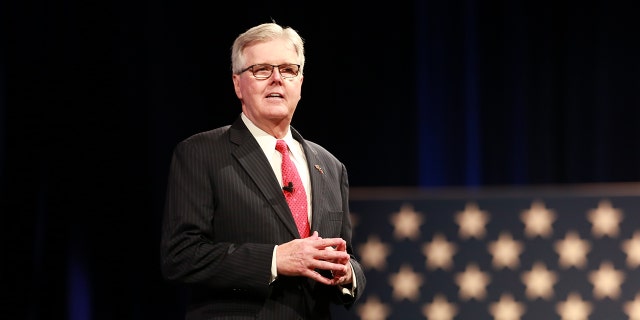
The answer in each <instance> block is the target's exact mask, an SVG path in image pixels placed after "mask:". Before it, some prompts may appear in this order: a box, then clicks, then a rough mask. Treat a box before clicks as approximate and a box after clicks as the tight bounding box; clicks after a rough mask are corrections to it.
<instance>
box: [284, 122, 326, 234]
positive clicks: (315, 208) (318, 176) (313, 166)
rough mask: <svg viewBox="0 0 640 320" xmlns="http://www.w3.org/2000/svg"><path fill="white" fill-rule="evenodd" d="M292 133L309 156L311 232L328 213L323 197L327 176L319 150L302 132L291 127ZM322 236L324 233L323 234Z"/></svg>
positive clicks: (307, 156) (316, 228) (306, 155)
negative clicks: (307, 140) (303, 136)
mask: <svg viewBox="0 0 640 320" xmlns="http://www.w3.org/2000/svg"><path fill="white" fill-rule="evenodd" d="M291 134H292V135H293V137H294V139H296V140H297V141H298V142H300V144H302V148H303V149H304V154H305V157H306V158H307V167H308V168H309V178H310V180H311V192H312V196H311V213H312V215H311V223H310V224H311V232H312V233H313V231H314V230H318V228H319V227H320V226H319V225H318V223H319V221H322V216H323V215H324V214H325V213H326V209H325V203H324V202H323V201H322V199H325V196H324V193H325V191H326V188H327V182H326V177H325V175H324V171H323V170H324V169H322V168H324V167H325V166H324V163H322V162H321V161H320V158H319V157H318V152H317V151H316V150H315V149H314V148H313V147H311V146H310V145H309V144H307V143H306V141H305V140H304V139H303V138H302V136H301V135H300V133H298V131H296V130H295V129H293V128H291ZM321 236H322V235H321Z"/></svg>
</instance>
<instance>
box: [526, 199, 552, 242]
mask: <svg viewBox="0 0 640 320" xmlns="http://www.w3.org/2000/svg"><path fill="white" fill-rule="evenodd" d="M520 219H521V220H522V222H524V224H525V229H524V232H525V234H526V235H527V237H529V238H533V237H535V236H540V237H543V238H548V237H549V236H550V235H551V233H552V231H553V229H552V227H551V225H552V224H553V222H554V221H555V220H556V215H555V213H554V212H553V211H552V210H549V209H547V208H546V207H545V205H544V203H543V202H541V201H534V202H533V203H532V204H531V208H530V209H529V210H525V211H524V212H522V214H521V215H520Z"/></svg>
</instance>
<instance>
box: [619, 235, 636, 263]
mask: <svg viewBox="0 0 640 320" xmlns="http://www.w3.org/2000/svg"><path fill="white" fill-rule="evenodd" d="M622 251H624V252H625V253H626V254H627V265H628V266H629V267H631V268H636V267H637V266H639V265H640V231H636V232H634V233H633V238H631V239H629V240H625V241H623V242H622Z"/></svg>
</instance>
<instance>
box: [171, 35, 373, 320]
mask: <svg viewBox="0 0 640 320" xmlns="http://www.w3.org/2000/svg"><path fill="white" fill-rule="evenodd" d="M231 62H232V69H233V70H232V71H233V84H234V88H235V92H236V95H237V96H238V98H239V100H240V102H241V104H242V112H241V114H240V116H239V117H238V118H237V120H236V121H235V122H234V123H233V124H231V125H230V126H225V127H221V128H217V129H213V130H210V131H207V132H202V133H198V134H196V135H193V136H191V137H189V138H187V139H186V140H184V141H182V142H181V143H179V144H178V145H177V146H176V148H175V150H174V154H173V157H172V162H171V167H170V173H169V179H168V188H167V197H166V204H165V212H164V218H163V227H162V240H161V263H162V271H163V274H164V276H165V277H166V278H167V279H168V280H170V281H174V282H177V283H181V284H184V285H186V287H188V288H189V290H190V294H189V299H188V303H187V306H186V309H187V310H186V313H187V315H186V318H187V319H274V320H276V319H277V320H287V319H330V318H331V312H330V304H331V303H336V304H341V305H344V306H345V307H346V308H350V307H352V306H353V304H354V303H355V302H356V301H357V300H358V298H360V296H361V295H362V291H363V290H364V288H365V285H366V279H365V276H364V273H363V270H362V267H361V266H360V264H359V263H358V262H357V261H356V259H355V257H354V255H353V248H352V244H351V234H352V226H351V221H350V216H349V204H348V201H349V182H348V177H347V171H346V168H345V166H344V165H343V164H342V163H341V162H340V161H339V160H338V159H336V158H335V157H334V156H333V155H332V154H331V153H329V152H328V151H327V150H325V149H324V148H323V147H321V146H319V145H318V144H315V143H313V142H311V141H308V140H305V139H303V137H302V136H301V135H300V133H299V132H298V131H296V130H295V129H294V128H292V127H291V126H290V123H291V119H292V117H293V113H294V111H295V109H296V107H297V105H298V102H299V100H300V97H301V88H302V80H303V69H304V62H305V56H304V46H303V40H302V38H301V37H300V36H299V35H298V33H297V32H296V31H295V30H293V29H291V28H289V27H287V28H283V27H281V26H280V25H278V24H276V23H265V24H261V25H258V26H255V27H253V28H250V29H249V30H247V31H246V32H244V33H242V34H241V35H239V36H238V38H236V40H235V41H234V43H233V47H232V53H231ZM279 140H283V141H284V142H286V146H285V147H284V150H280V151H282V152H285V153H284V154H282V153H281V152H280V151H278V150H276V144H278V145H280V144H281V143H282V144H283V142H279V143H277V141H279ZM283 145H284V144H283ZM287 146H288V148H287ZM281 149H282V148H281ZM287 152H288V154H287ZM285 157H288V158H290V159H291V160H292V161H293V163H294V164H295V168H294V169H292V171H297V172H298V174H297V175H296V178H295V179H298V176H299V180H295V181H296V184H294V183H293V181H294V180H292V178H289V177H288V176H286V175H285V178H283V174H285V172H289V171H291V170H290V169H289V168H291V167H293V166H289V167H287V169H284V167H283V165H282V164H281V163H282V161H283V159H284V158H285ZM294 195H295V196H296V197H297V196H299V197H301V198H299V200H297V201H298V203H297V204H296V205H295V207H291V208H293V209H290V206H289V205H288V200H289V199H290V198H293V197H294ZM298 209H300V210H298ZM292 212H293V213H295V212H302V213H301V214H302V215H303V218H301V219H300V220H301V224H303V225H305V224H306V230H305V229H302V230H300V231H299V229H298V228H297V227H296V222H295V221H294V217H293V215H292ZM307 233H308V234H307Z"/></svg>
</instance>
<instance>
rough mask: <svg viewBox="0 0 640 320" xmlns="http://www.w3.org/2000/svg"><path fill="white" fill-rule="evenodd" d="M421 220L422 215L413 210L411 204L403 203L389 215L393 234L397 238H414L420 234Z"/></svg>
mask: <svg viewBox="0 0 640 320" xmlns="http://www.w3.org/2000/svg"><path fill="white" fill-rule="evenodd" d="M422 221H423V217H422V215H421V214H420V213H418V212H416V211H414V210H413V207H412V206H411V205H408V204H405V205H403V206H402V207H401V208H400V211H399V212H396V213H394V214H393V215H391V224H392V225H393V227H394V228H395V230H394V231H393V235H394V236H395V238H396V239H397V240H401V239H404V238H407V239H411V240H416V239H418V237H419V236H420V226H421V225H422Z"/></svg>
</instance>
